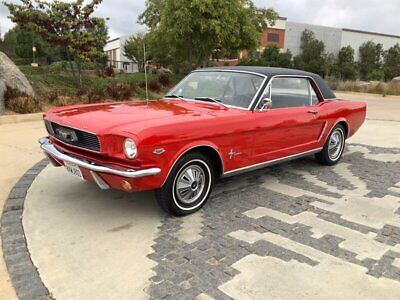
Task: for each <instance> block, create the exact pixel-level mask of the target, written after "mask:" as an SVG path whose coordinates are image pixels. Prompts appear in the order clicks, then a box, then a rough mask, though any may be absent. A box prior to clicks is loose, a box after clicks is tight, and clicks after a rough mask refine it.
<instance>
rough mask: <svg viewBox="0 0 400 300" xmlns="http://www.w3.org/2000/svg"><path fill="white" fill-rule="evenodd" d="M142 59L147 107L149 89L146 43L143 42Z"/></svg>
mask: <svg viewBox="0 0 400 300" xmlns="http://www.w3.org/2000/svg"><path fill="white" fill-rule="evenodd" d="M143 59H144V80H145V81H146V103H147V106H148V105H149V89H148V86H147V60H146V43H145V42H144V41H143Z"/></svg>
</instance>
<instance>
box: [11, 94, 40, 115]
mask: <svg viewBox="0 0 400 300" xmlns="http://www.w3.org/2000/svg"><path fill="white" fill-rule="evenodd" d="M6 108H7V109H9V110H12V111H13V112H16V113H18V114H32V113H37V112H41V111H42V105H41V103H40V102H39V101H38V100H37V99H35V98H32V97H26V96H19V97H15V98H12V99H7V100H6Z"/></svg>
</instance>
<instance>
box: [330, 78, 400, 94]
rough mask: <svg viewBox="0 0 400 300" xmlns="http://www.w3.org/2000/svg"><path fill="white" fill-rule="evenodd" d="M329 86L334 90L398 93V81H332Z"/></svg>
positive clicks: (399, 88) (399, 90) (399, 86)
mask: <svg viewBox="0 0 400 300" xmlns="http://www.w3.org/2000/svg"><path fill="white" fill-rule="evenodd" d="M327 82H328V84H329V86H330V87H331V88H332V89H333V90H336V91H344V92H359V93H371V94H380V95H383V96H386V95H400V82H390V83H385V82H376V81H372V82H363V81H332V80H327Z"/></svg>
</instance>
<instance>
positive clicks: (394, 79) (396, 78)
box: [392, 76, 400, 83]
mask: <svg viewBox="0 0 400 300" xmlns="http://www.w3.org/2000/svg"><path fill="white" fill-rule="evenodd" d="M392 82H393V83H400V76H398V77H395V78H393V79H392Z"/></svg>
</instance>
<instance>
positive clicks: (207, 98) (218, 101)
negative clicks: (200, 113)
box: [194, 97, 227, 107]
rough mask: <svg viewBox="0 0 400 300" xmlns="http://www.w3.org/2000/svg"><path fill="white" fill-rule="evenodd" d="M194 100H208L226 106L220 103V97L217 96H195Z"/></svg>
mask: <svg viewBox="0 0 400 300" xmlns="http://www.w3.org/2000/svg"><path fill="white" fill-rule="evenodd" d="M194 100H199V101H208V102H214V103H217V104H219V105H222V106H223V107H227V106H226V105H225V104H224V103H222V100H221V99H218V98H212V97H196V98H194Z"/></svg>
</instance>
